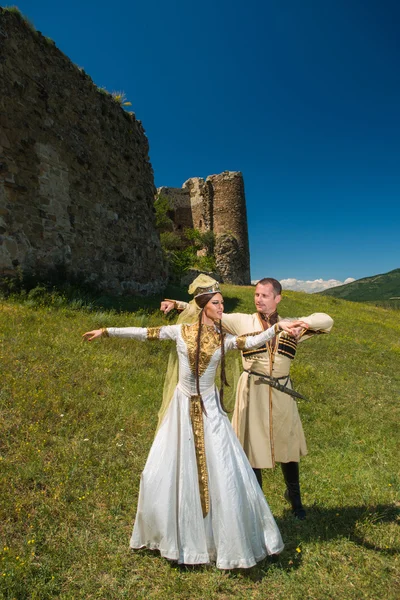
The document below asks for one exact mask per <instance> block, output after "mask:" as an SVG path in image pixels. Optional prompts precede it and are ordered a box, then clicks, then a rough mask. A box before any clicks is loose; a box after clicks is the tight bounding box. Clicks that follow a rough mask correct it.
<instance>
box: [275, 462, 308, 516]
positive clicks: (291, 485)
mask: <svg viewBox="0 0 400 600" xmlns="http://www.w3.org/2000/svg"><path fill="white" fill-rule="evenodd" d="M281 469H282V473H283V477H284V479H285V483H286V493H285V497H286V499H287V500H288V501H289V502H290V504H291V505H292V512H293V514H294V515H295V517H297V518H298V519H305V516H306V511H305V510H304V507H303V504H302V502H301V495H300V477H299V463H298V462H288V463H281Z"/></svg>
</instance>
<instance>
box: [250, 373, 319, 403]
mask: <svg viewBox="0 0 400 600" xmlns="http://www.w3.org/2000/svg"><path fill="white" fill-rule="evenodd" d="M244 372H245V373H248V374H249V375H255V376H256V377H261V379H263V380H264V381H265V382H266V383H267V384H268V385H269V386H271V387H272V388H274V389H275V390H279V391H280V392H283V393H284V394H288V395H289V396H292V397H293V398H299V399H300V400H308V398H306V397H305V396H303V394H299V392H296V391H295V390H292V389H291V388H289V387H287V384H288V382H289V381H290V377H289V375H287V376H286V377H271V376H270V375H263V374H262V373H257V372H256V371H250V370H249V369H244ZM280 380H285V383H283V384H282V383H280Z"/></svg>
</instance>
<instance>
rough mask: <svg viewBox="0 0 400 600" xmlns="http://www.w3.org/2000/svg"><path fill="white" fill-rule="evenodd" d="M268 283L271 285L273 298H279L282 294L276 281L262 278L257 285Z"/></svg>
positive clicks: (271, 278)
mask: <svg viewBox="0 0 400 600" xmlns="http://www.w3.org/2000/svg"><path fill="white" fill-rule="evenodd" d="M268 283H270V284H271V285H272V287H273V290H274V292H275V296H280V295H281V294H282V286H281V284H280V283H279V281H278V280H277V279H274V278H273V277H264V279H260V281H257V285H268ZM256 287H257V286H256Z"/></svg>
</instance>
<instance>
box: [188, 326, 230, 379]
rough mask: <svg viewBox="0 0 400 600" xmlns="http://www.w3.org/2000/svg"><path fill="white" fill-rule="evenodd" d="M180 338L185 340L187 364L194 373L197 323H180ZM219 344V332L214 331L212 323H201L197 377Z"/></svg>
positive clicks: (201, 373) (200, 374)
mask: <svg viewBox="0 0 400 600" xmlns="http://www.w3.org/2000/svg"><path fill="white" fill-rule="evenodd" d="M181 331H182V338H183V339H184V341H185V344H186V346H187V351H188V358H189V365H190V370H191V371H192V373H193V374H194V373H195V365H196V346H197V332H198V331H199V324H198V323H195V324H194V325H182V330H181ZM220 345H221V340H220V334H219V333H218V331H216V329H215V327H214V325H202V332H201V344H200V356H199V377H201V376H202V375H203V373H204V372H205V371H206V369H207V367H208V365H209V364H210V360H211V358H212V356H213V354H214V352H215V351H216V350H217V348H219V347H220Z"/></svg>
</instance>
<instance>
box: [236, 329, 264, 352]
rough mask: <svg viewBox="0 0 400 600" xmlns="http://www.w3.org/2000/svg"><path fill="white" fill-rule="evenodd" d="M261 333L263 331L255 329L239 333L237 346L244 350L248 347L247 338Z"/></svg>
mask: <svg viewBox="0 0 400 600" xmlns="http://www.w3.org/2000/svg"><path fill="white" fill-rule="evenodd" d="M260 333H262V331H255V332H254V333H244V334H243V335H238V336H237V338H236V346H237V348H238V350H242V351H243V350H244V349H245V348H246V338H248V337H251V336H255V335H259V334H260ZM264 350H265V348H264Z"/></svg>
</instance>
